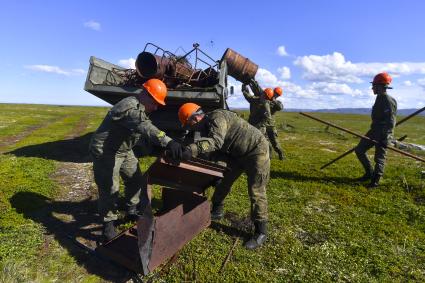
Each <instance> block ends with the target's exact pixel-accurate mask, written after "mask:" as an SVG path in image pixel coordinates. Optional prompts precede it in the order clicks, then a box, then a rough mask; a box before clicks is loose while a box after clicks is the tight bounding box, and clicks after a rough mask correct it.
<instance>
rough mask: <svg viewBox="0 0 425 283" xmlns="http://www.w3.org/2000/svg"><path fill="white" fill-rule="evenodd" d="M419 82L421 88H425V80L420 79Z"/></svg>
mask: <svg viewBox="0 0 425 283" xmlns="http://www.w3.org/2000/svg"><path fill="white" fill-rule="evenodd" d="M417 82H418V85H420V86H421V87H423V88H425V78H423V79H419V80H417Z"/></svg>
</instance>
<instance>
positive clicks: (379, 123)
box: [355, 73, 397, 188]
mask: <svg viewBox="0 0 425 283" xmlns="http://www.w3.org/2000/svg"><path fill="white" fill-rule="evenodd" d="M391 81H392V78H391V76H390V75H389V74H387V73H379V74H377V75H376V76H375V77H374V78H373V82H371V83H372V90H373V93H374V94H375V95H377V96H376V100H375V104H374V105H373V107H372V115H371V116H372V125H371V128H370V130H369V131H368V132H367V134H366V136H367V137H369V138H371V139H373V140H375V141H378V142H379V143H380V145H375V144H374V143H372V142H370V141H368V140H365V139H361V140H360V142H359V144H358V145H357V147H356V149H355V152H356V155H357V158H358V159H359V161H360V163H361V164H362V165H363V168H364V169H365V171H366V173H365V174H364V175H363V176H362V177H361V178H359V180H360V181H368V180H370V184H369V185H368V187H369V188H374V187H377V186H378V185H379V180H380V178H381V177H382V175H383V174H384V166H385V156H386V153H387V146H388V144H389V142H390V140H391V139H392V134H393V130H394V126H395V123H396V114H397V102H396V100H395V99H394V98H392V97H391V96H389V95H388V94H387V89H391V88H392V87H390V86H389V85H390V84H391ZM374 145H375V170H372V165H371V164H370V161H369V158H368V157H367V155H366V152H367V151H368V150H369V149H370V148H372V147H373V146H374Z"/></svg>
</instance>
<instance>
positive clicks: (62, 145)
mask: <svg viewBox="0 0 425 283" xmlns="http://www.w3.org/2000/svg"><path fill="white" fill-rule="evenodd" d="M91 135H92V133H87V134H85V135H83V136H80V137H75V138H72V139H67V140H59V141H54V142H46V143H42V144H36V145H28V146H24V147H21V148H17V149H15V150H12V151H10V152H7V153H8V154H13V155H15V156H17V157H39V158H44V159H50V160H56V161H62V162H74V163H85V162H90V160H91V159H90V156H89V143H90V138H91Z"/></svg>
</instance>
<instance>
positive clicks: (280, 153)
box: [277, 151, 285, 160]
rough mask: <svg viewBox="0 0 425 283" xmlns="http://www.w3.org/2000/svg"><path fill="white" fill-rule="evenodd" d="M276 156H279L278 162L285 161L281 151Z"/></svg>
mask: <svg viewBox="0 0 425 283" xmlns="http://www.w3.org/2000/svg"><path fill="white" fill-rule="evenodd" d="M277 154H278V155H279V160H285V154H283V152H282V151H278V152H277Z"/></svg>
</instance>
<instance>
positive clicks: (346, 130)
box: [300, 112, 425, 162]
mask: <svg viewBox="0 0 425 283" xmlns="http://www.w3.org/2000/svg"><path fill="white" fill-rule="evenodd" d="M300 114H301V115H303V116H306V117H308V118H310V119H313V120H316V121H318V122H320V123H323V124H326V125H329V126H331V127H334V128H336V129H338V130H341V131H344V132H347V133H350V134H352V135H355V136H357V137H359V138H362V139H365V140H368V141H370V142H373V143H374V144H376V145H379V144H380V143H379V142H377V141H376V140H373V139H371V138H369V137H366V136H363V135H360V134H358V133H356V132H353V131H351V130H348V129H345V128H343V127H340V126H337V125H335V124H332V123H330V122H327V121H324V120H322V119H319V118H316V117H314V116H311V115H309V114H306V113H303V112H300ZM387 148H388V149H390V150H392V151H395V152H397V153H400V154H402V155H405V156H408V157H411V158H413V159H416V160H418V161H422V162H425V159H423V158H420V157H419V156H416V155H413V154H410V153H408V152H404V151H402V150H400V149H398V148H395V147H392V146H389V145H388V146H387Z"/></svg>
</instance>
